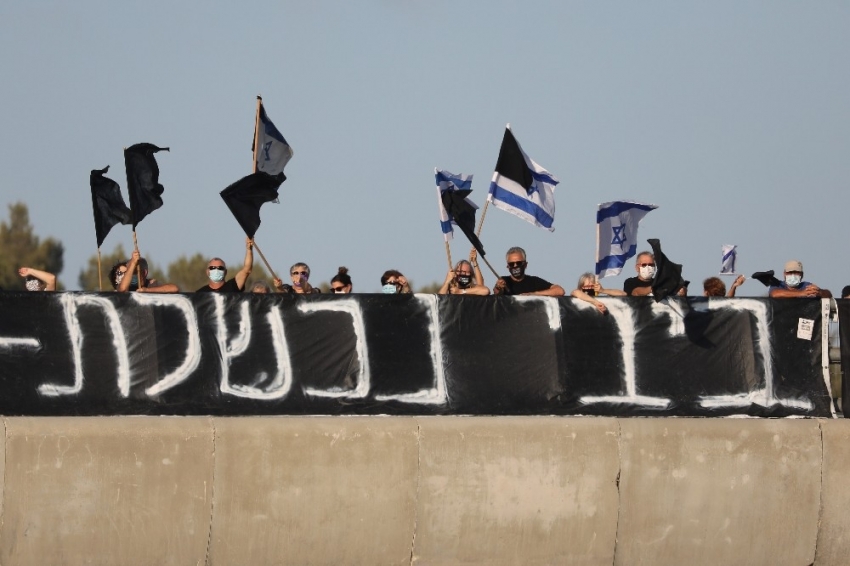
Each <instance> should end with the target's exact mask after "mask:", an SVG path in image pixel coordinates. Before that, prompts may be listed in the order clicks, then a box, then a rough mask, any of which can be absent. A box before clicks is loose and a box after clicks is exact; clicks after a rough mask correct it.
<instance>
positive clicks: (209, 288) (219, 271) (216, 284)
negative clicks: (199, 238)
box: [195, 238, 254, 293]
mask: <svg viewBox="0 0 850 566" xmlns="http://www.w3.org/2000/svg"><path fill="white" fill-rule="evenodd" d="M253 268H254V241H253V240H252V239H251V238H246V239H245V261H244V262H243V263H242V269H240V270H239V273H237V274H236V277H234V278H233V279H228V280H227V281H225V279H226V278H227V266H226V265H225V264H224V261H223V260H222V259H221V258H218V257H214V258H212V259H211V260H209V261H208V262H207V277H209V279H210V282H209V283H208V284H206V285H204V286H203V287H201V288H200V289H198V290H197V291H195V292H196V293H210V292H213V293H233V292H235V293H241V292H242V291H243V290H244V289H245V282H246V281H247V280H248V276H249V275H251V270H252V269H253Z"/></svg>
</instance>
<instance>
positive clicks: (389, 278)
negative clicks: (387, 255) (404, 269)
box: [381, 269, 413, 295]
mask: <svg viewBox="0 0 850 566" xmlns="http://www.w3.org/2000/svg"><path fill="white" fill-rule="evenodd" d="M381 292H382V293H387V294H390V295H394V294H397V293H402V294H411V293H413V291H411V290H410V285H409V284H408V282H407V278H405V276H404V275H402V274H401V271H398V270H395V269H388V270H387V271H385V272H384V274H383V275H381Z"/></svg>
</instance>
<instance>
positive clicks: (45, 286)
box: [18, 267, 56, 291]
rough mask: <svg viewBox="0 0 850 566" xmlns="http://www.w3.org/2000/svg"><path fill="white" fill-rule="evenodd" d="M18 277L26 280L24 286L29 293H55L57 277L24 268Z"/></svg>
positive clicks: (20, 270)
mask: <svg viewBox="0 0 850 566" xmlns="http://www.w3.org/2000/svg"><path fill="white" fill-rule="evenodd" d="M18 275H20V276H21V277H23V278H24V286H25V287H26V288H27V291H55V290H56V276H55V275H53V274H52V273H48V272H46V271H41V270H40V269H33V268H32V267H22V268H20V269H19V270H18Z"/></svg>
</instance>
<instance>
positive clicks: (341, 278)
mask: <svg viewBox="0 0 850 566" xmlns="http://www.w3.org/2000/svg"><path fill="white" fill-rule="evenodd" d="M351 289H352V286H351V276H350V275H348V268H347V267H345V266H343V267H340V268H339V270H338V271H337V272H336V275H334V276H333V279H331V293H335V294H338V295H347V294H349V293H351Z"/></svg>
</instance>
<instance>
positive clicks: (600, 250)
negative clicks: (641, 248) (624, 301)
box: [596, 201, 658, 277]
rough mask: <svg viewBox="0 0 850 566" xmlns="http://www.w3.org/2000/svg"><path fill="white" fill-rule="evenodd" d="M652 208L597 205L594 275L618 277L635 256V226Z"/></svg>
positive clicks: (637, 204) (625, 203) (627, 204)
mask: <svg viewBox="0 0 850 566" xmlns="http://www.w3.org/2000/svg"><path fill="white" fill-rule="evenodd" d="M656 208H658V207H657V206H655V205H654V204H643V203H640V202H630V201H614V202H606V203H604V204H600V205H599V210H598V211H597V213H596V238H597V240H596V275H598V276H599V277H608V276H609V275H619V274H620V272H621V271H622V270H623V266H624V265H626V261H628V259H629V258H630V257H634V255H635V254H636V253H637V242H638V239H637V233H638V225H639V224H640V221H641V220H642V219H643V217H644V216H646V215H647V213H649V212H650V211H651V210H655V209H656Z"/></svg>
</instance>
